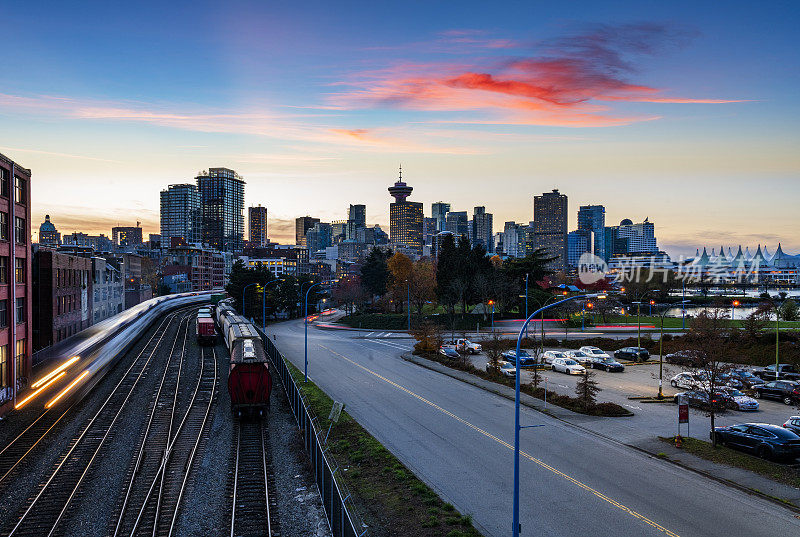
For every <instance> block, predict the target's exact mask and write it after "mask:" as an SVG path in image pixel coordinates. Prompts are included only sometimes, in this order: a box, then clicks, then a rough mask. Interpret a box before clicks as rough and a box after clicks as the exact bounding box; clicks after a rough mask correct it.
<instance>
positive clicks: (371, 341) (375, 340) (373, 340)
mask: <svg viewBox="0 0 800 537" xmlns="http://www.w3.org/2000/svg"><path fill="white" fill-rule="evenodd" d="M367 341H369V342H370V343H378V344H380V345H386V346H387V347H392V348H393V349H399V350H401V351H410V350H411V349H409V348H408V347H403V346H401V345H399V344H397V343H391V342H388V341H378V340H377V339H368V340H367Z"/></svg>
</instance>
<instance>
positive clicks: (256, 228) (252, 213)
mask: <svg viewBox="0 0 800 537" xmlns="http://www.w3.org/2000/svg"><path fill="white" fill-rule="evenodd" d="M247 225H248V228H249V229H248V231H249V233H248V240H249V241H250V246H266V245H267V243H268V242H269V239H268V238H267V208H266V207H262V206H261V204H259V205H258V207H248V209H247Z"/></svg>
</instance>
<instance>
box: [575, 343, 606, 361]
mask: <svg viewBox="0 0 800 537" xmlns="http://www.w3.org/2000/svg"><path fill="white" fill-rule="evenodd" d="M580 351H581V352H582V353H585V354H588V355H589V356H591V357H592V358H595V359H600V360H602V359H603V358H611V355H610V354H608V353H607V352H606V351H604V350H602V349H600V347H593V346H592V345H587V346H585V347H581V348H580Z"/></svg>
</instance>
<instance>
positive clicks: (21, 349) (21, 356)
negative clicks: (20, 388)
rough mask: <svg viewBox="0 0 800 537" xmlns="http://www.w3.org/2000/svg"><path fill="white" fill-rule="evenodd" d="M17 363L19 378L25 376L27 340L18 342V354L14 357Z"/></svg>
mask: <svg viewBox="0 0 800 537" xmlns="http://www.w3.org/2000/svg"><path fill="white" fill-rule="evenodd" d="M14 358H15V361H16V363H17V378H22V377H24V376H25V340H24V339H18V340H17V354H16V356H15V357H14Z"/></svg>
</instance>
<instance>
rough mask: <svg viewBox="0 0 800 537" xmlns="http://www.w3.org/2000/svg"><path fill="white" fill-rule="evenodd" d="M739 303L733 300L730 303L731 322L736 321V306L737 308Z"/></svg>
mask: <svg viewBox="0 0 800 537" xmlns="http://www.w3.org/2000/svg"><path fill="white" fill-rule="evenodd" d="M739 304H740V302H739V301H738V300H734V301H733V302H731V321H733V320H734V319H736V306H738V305H739Z"/></svg>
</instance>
